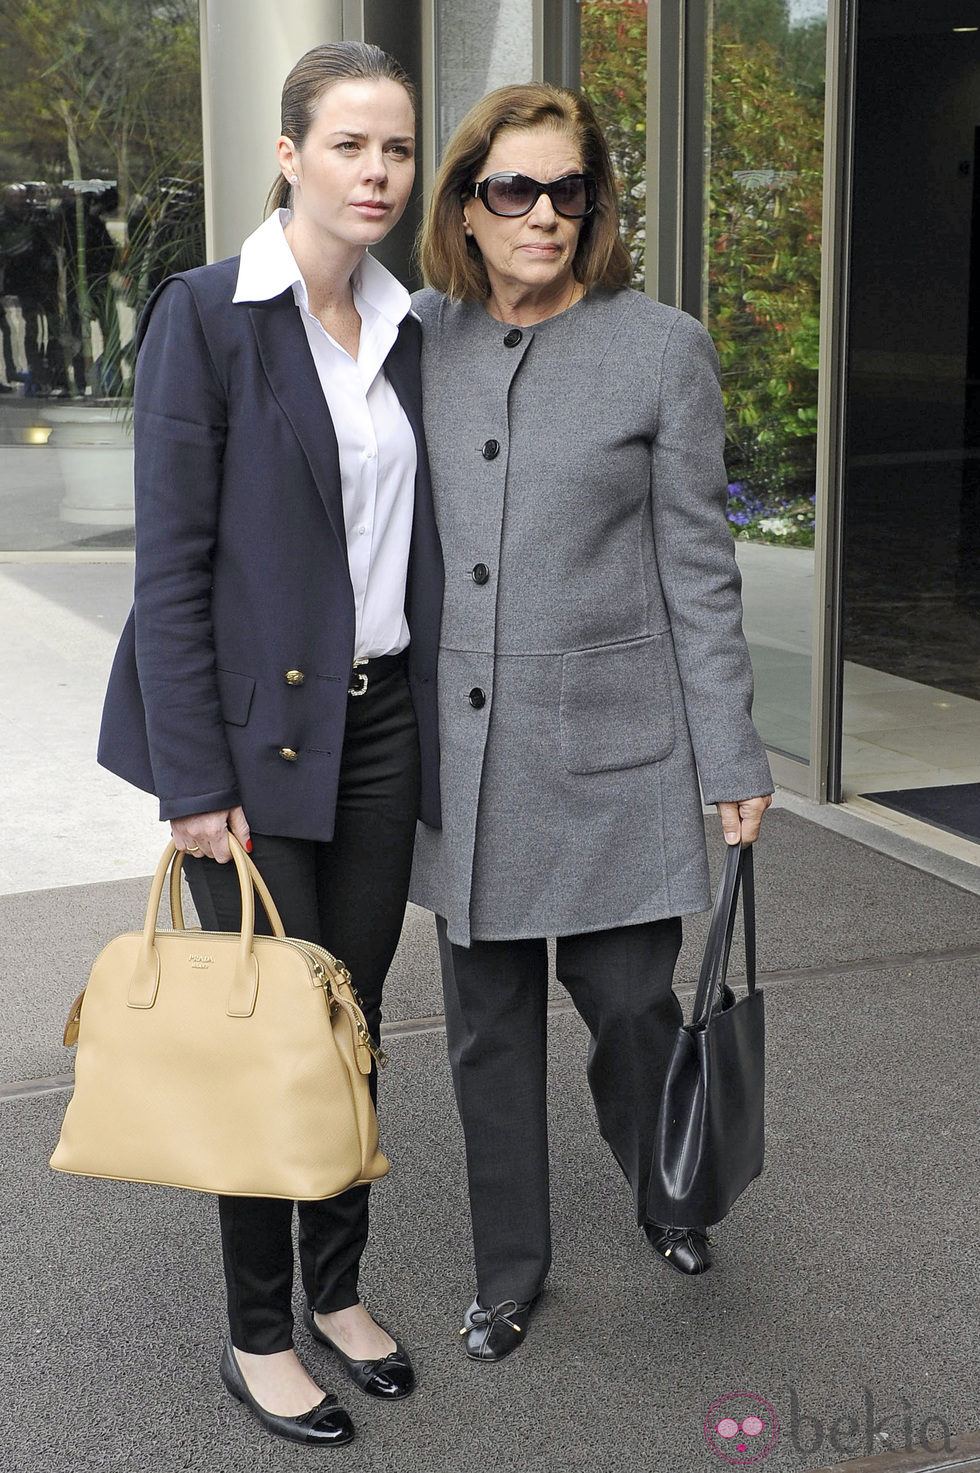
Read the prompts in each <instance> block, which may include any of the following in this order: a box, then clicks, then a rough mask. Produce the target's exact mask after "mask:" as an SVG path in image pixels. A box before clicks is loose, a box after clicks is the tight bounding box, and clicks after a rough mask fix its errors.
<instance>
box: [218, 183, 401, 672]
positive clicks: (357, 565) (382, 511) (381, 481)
mask: <svg viewBox="0 0 980 1473" xmlns="http://www.w3.org/2000/svg"><path fill="white" fill-rule="evenodd" d="M289 219H290V212H289V210H277V211H276V212H275V213H274V214H272V215H270V216H269V218H268V220H266V221H264V223H263V224H262V225H260V226H259V228H258V230H255V231H253V232H252V234H251V235H250V236H249V237H248V240H246V241H245V243H244V245H243V246H242V252H241V261H240V264H239V268H238V281H237V284H236V287H235V295H234V297H233V298H232V300H233V301H235V302H264V301H268V300H269V299H270V298H271V297H278V296H279V295H280V294H281V293H282V292H284V291H285V290H286V288H287V287H290V286H291V287H292V289H293V297H294V300H295V302H296V306H297V307H298V309H299V314H300V318H301V320H302V323H303V327H304V328H305V330H306V340H307V342H308V343H309V345H310V352H311V353H312V354H313V362H314V365H315V367H316V371H317V377H318V378H319V380H320V386H321V388H322V389H323V397H324V399H325V400H326V402H327V408H328V409H329V411H330V418H331V420H332V421H333V427H334V432H335V434H336V436H337V448H338V451H339V453H340V483H341V492H342V495H343V503H344V525H345V527H346V530H347V561H348V565H349V567H350V579H351V585H352V587H353V589H354V613H355V634H354V658H355V659H370V658H371V657H372V656H375V655H388V654H394V653H396V652H397V651H398V650H403V649H404V648H405V646H406V645H407V644H408V640H409V631H408V621H407V620H406V618H405V584H406V580H407V576H408V553H409V544H410V542H411V538H412V519H413V516H414V512H415V471H416V465H417V458H418V457H417V450H416V445H415V435H414V434H413V432H412V427H411V425H410V424H409V422H408V418H407V416H406V414H405V411H404V409H403V408H402V406H401V404H400V403H399V400H398V396H397V394H396V393H395V391H394V389H393V388H392V387H391V384H390V383H389V382H388V379H387V377H386V376H385V372H384V361H385V359H386V358H387V356H388V353H389V352H390V350H391V347H392V344H393V343H394V341H395V339H396V337H397V336H398V325H399V323H400V322H401V320H402V318H403V317H405V316H406V314H407V313H408V311H409V307H410V298H409V295H408V292H407V291H406V290H405V288H404V287H403V286H402V285H401V283H400V282H398V281H396V280H395V278H394V277H393V276H392V274H391V272H390V271H386V270H385V268H384V266H382V265H381V263H380V262H379V261H375V260H373V259H372V258H371V257H370V256H368V255H364V256H363V257H362V259H361V260H360V261H359V262H358V264H357V267H356V268H355V271H354V274H353V276H352V277H351V285H352V287H353V289H354V305H355V307H356V308H357V311H358V315H359V316H360V319H361V334H360V342H359V345H358V350H357V359H356V361H355V359H353V358H352V357H351V356H350V354H349V353H348V352H347V351H346V350H345V349H344V348H342V347H341V346H340V344H339V343H338V342H337V341H336V340H335V339H334V338H332V337H331V336H330V334H329V333H328V332H327V330H326V328H325V327H324V326H323V324H322V323H321V322H320V321H319V320H318V319H317V318H316V317H314V316H313V314H312V313H311V312H310V310H309V296H308V294H307V290H306V282H305V281H304V280H303V277H302V274H301V272H300V270H299V267H298V266H297V264H296V260H295V257H294V256H293V253H292V251H291V250H290V248H289V243H288V241H287V240H286V237H285V234H284V233H283V226H284V225H286V224H287V222H288V221H289Z"/></svg>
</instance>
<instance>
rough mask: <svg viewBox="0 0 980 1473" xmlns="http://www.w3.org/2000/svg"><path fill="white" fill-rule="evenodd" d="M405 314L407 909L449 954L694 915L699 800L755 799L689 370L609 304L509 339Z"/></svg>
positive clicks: (710, 355) (481, 312) (755, 779)
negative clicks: (438, 560)
mask: <svg viewBox="0 0 980 1473" xmlns="http://www.w3.org/2000/svg"><path fill="white" fill-rule="evenodd" d="M414 306H415V310H416V312H417V313H418V315H419V317H420V318H421V320H422V327H423V350H422V383H423V403H424V413H425V426H426V437H427V439H428V444H429V454H430V459H431V465H432V486H433V493H434V498H435V509H436V520H437V522H438V525H439V530H440V535H441V538H442V545H443V555H444V559H445V566H446V590H445V602H444V606H443V617H442V635H441V642H440V653H439V730H440V739H441V744H442V766H441V778H440V783H441V790H442V814H443V818H442V829H441V830H436V829H431V828H427V827H425V826H422V825H420V827H419V832H418V839H417V844H416V852H415V865H414V873H413V879H412V891H411V894H412V899H413V900H414V901H415V902H416V903H417V904H419V905H422V906H426V907H428V908H429V909H430V910H434V911H435V912H437V913H438V914H440V915H443V916H445V917H446V919H447V921H448V926H449V936H450V938H451V940H453V941H455V942H457V943H459V944H461V945H469V943H470V939H471V937H472V938H477V939H484V940H501V939H508V938H522V937H540V936H556V935H569V934H576V933H579V932H584V931H594V930H603V929H606V928H609V927H613V926H624V925H633V924H637V923H639V922H642V921H648V920H656V919H660V918H663V917H666V916H674V915H682V914H684V913H687V912H691V911H695V910H701V909H703V908H704V907H705V906H707V905H708V904H709V903H710V882H709V876H708V868H707V859H706V855H705V846H704V821H703V817H702V809H701V797H700V794H699V787H698V778H699V776H700V783H701V788H702V789H703V795H704V799H705V801H706V802H707V803H715V802H718V801H722V800H734V799H742V798H750V797H755V796H758V795H759V794H762V793H769V792H772V780H771V777H770V773H769V764H768V761H767V759H766V753H765V749H764V747H763V745H762V742H761V741H760V739H759V736H758V734H757V733H756V730H755V728H754V727H753V725H752V717H751V707H752V671H751V666H750V664H749V655H748V650H747V648H746V645H745V640H744V638H743V635H742V627H741V599H740V586H741V585H740V579H739V573H738V568H737V566H736V563H735V556H734V548H733V539H732V535H731V532H730V530H729V527H728V524H727V521H726V517H725V505H726V495H727V487H726V481H727V478H726V475H725V467H724V463H723V460H722V451H723V446H724V415H723V409H722V402H721V392H720V389H719V385H718V364H717V357H716V355H715V351H714V347H713V346H712V343H711V341H710V339H709V337H708V335H707V333H706V332H705V330H704V328H703V327H702V326H701V324H700V323H699V322H697V321H696V320H695V319H694V318H692V317H689V316H687V315H686V314H685V313H682V312H679V311H676V310H674V309H673V308H670V307H665V306H662V305H660V304H659V303H656V302H653V301H651V300H650V299H649V298H648V297H645V296H642V295H641V294H640V293H638V292H633V291H619V292H614V293H610V292H594V293H590V294H589V295H588V296H586V297H585V298H583V300H582V301H580V302H579V303H577V304H576V305H575V306H573V307H571V308H569V309H568V311H566V312H563V313H561V314H560V315H559V316H557V317H553V318H549V319H547V320H546V321H544V322H539V323H537V324H535V325H534V326H533V327H523V328H520V329H514V328H510V329H508V327H507V325H505V324H501V323H499V322H497V321H496V320H495V319H494V318H492V317H491V316H490V315H489V314H488V313H487V312H486V310H485V309H484V307H483V306H482V305H481V304H478V303H462V304H460V303H453V302H450V301H449V300H447V299H446V298H444V297H443V296H442V295H441V294H440V293H438V292H434V291H423V292H420V293H418V294H417V295H416V297H415V299H414Z"/></svg>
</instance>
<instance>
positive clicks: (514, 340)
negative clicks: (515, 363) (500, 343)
mask: <svg viewBox="0 0 980 1473" xmlns="http://www.w3.org/2000/svg"><path fill="white" fill-rule="evenodd" d="M523 337H524V334H523V333H522V332H521V330H520V328H519V327H512V328H511V330H510V332H505V333H504V347H505V348H516V347H517V345H518V343H519V342H521V341H522V340H523Z"/></svg>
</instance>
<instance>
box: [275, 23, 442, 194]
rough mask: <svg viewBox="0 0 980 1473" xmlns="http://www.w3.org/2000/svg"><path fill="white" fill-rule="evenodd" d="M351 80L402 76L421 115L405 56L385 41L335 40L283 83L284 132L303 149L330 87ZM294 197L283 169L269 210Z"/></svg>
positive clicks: (300, 64)
mask: <svg viewBox="0 0 980 1473" xmlns="http://www.w3.org/2000/svg"><path fill="white" fill-rule="evenodd" d="M350 81H355V82H397V83H398V85H399V86H400V87H404V88H405V91H406V92H407V93H408V95H409V98H410V99H411V103H412V108H413V110H414V112H415V117H416V121H417V120H418V113H419V99H418V93H417V92H416V90H415V84H414V82H413V81H412V79H411V77H410V76H409V75H408V73H407V72H406V70H405V68H404V67H403V66H402V65H401V63H400V62H397V61H396V60H395V58H394V57H393V56H389V55H388V53H387V51H382V50H381V47H380V46H368V45H366V44H365V43H364V42H363V41H331V42H329V43H328V44H326V45H324V46H314V47H313V50H312V51H307V53H306V55H305V56H301V57H300V59H299V61H298V62H297V63H296V65H295V66H294V67H293V69H292V71H291V72H290V73H289V76H288V77H287V78H286V80H285V82H284V83H283V84H282V108H281V112H280V132H281V133H283V134H285V136H286V137H287V138H291V139H292V141H293V143H294V144H295V145H296V147H297V149H301V148H302V147H303V143H304V141H305V139H306V135H307V133H308V132H309V128H310V124H311V123H312V121H313V116H314V114H315V112H316V108H317V103H318V102H319V101H320V98H321V97H322V96H323V94H324V92H326V91H328V89H329V88H331V87H333V86H335V85H336V84H337V83H338V82H350ZM292 198H293V191H292V187H291V186H290V184H289V182H288V180H287V179H286V177H285V175H284V174H282V173H280V174H278V175H277V176H276V181H275V183H274V184H273V186H272V188H271V189H270V190H269V194H268V197H267V199H266V202H265V212H266V214H267V215H271V213H272V211H273V210H278V209H283V208H285V209H289V208H290V205H291V203H292Z"/></svg>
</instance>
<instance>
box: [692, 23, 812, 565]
mask: <svg viewBox="0 0 980 1473" xmlns="http://www.w3.org/2000/svg"><path fill="white" fill-rule="evenodd" d="M726 3H727V5H728V10H729V11H730V10H731V0H726ZM811 30H812V32H813V34H812V36H811V48H810V49H811V51H815V50H817V49H818V47H819V45H820V33H819V29H818V28H816V27H813V28H811ZM787 34H788V35H789V34H792V33H791V32H790V31H789V30H788V29H787ZM787 50H791V54H792V55H795V56H797V57H799V56H801V55H806V54H807V53H806V51H805V49H804V50H801V47H800V45H799V44H798V43H797V44H796V46H795V47H794V48H787ZM787 50H784V49H777V47H776V46H775V45H774V44H773V43H772V42H771V41H770V40H766V39H762V38H759V37H758V36H756V37H754V38H753V39H741V37H740V34H739V32H738V30H737V29H736V28H735V27H734V26H733V25H731V24H723V25H722V26H721V27H720V29H718V30H717V31H716V32H715V35H714V40H713V58H712V89H711V109H710V126H711V133H710V137H711V151H710V160H711V162H710V172H709V180H708V220H707V239H706V254H707V260H708V267H707V289H708V290H707V308H708V311H707V320H708V328H709V330H710V332H711V335H712V337H713V339H714V342H715V346H716V347H717V349H718V356H719V359H720V362H721V372H722V387H723V389H724V393H725V404H726V411H727V417H728V446H727V457H726V458H727V461H728V469H729V476H730V478H731V480H732V482H733V483H734V484H735V485H737V486H738V487H739V490H740V492H742V493H743V494H744V495H747V496H748V497H749V498H750V500H751V501H752V502H753V503H754V504H757V505H758V507H759V513H758V515H757V516H756V517H754V518H752V519H751V520H750V521H749V522H748V523H745V524H743V527H744V530H743V531H742V533H741V534H740V535H742V536H746V535H748V536H753V535H758V536H761V537H762V538H763V540H774V541H776V540H785V536H787V535H789V534H788V533H786V532H785V529H784V528H783V526H782V523H783V522H784V521H785V516H784V513H785V507H786V505H788V504H792V505H793V506H794V508H796V509H795V510H794V512H793V513H792V515H793V518H794V533H793V535H794V539H795V538H796V537H797V535H799V534H798V529H799V528H800V527H801V524H800V523H799V522H798V521H797V518H798V517H799V516H804V518H805V520H806V521H808V526H803V527H802V534H803V536H804V538H806V537H808V538H809V539H810V540H811V541H812V528H813V522H812V505H810V503H811V500H812V491H813V481H814V471H815V455H816V427H817V368H818V355H819V345H820V318H819V303H820V218H821V205H822V189H823V157H822V150H823V97H822V92H821V89H820V88H819V87H818V86H817V85H815V84H814V83H812V82H808V83H803V82H800V81H799V80H798V79H797V77H796V76H795V75H794V72H793V70H792V68H791V65H790V62H789V61H788V60H787ZM811 71H812V68H811ZM806 506H810V514H809V517H806V515H805V512H802V511H800V508H801V507H806ZM781 519H782V521H781ZM767 532H768V533H770V534H772V535H771V536H767V535H766V533H767Z"/></svg>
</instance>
